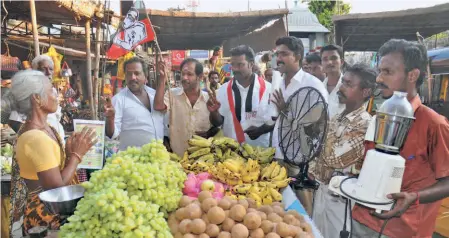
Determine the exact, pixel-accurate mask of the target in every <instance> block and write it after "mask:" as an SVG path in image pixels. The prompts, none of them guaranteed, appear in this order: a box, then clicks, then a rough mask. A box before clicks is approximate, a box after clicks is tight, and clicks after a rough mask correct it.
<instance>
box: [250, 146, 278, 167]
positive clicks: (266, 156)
mask: <svg viewBox="0 0 449 238" xmlns="http://www.w3.org/2000/svg"><path fill="white" fill-rule="evenodd" d="M275 153H276V148H274V147H268V148H262V147H260V146H258V147H256V148H255V149H254V158H256V159H257V160H258V161H259V163H260V164H267V163H271V161H273V156H274V154H275Z"/></svg>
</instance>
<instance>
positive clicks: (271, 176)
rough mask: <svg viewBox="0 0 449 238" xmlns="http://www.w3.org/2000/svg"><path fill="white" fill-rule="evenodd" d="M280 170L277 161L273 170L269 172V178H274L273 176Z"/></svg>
mask: <svg viewBox="0 0 449 238" xmlns="http://www.w3.org/2000/svg"><path fill="white" fill-rule="evenodd" d="M280 172H281V166H280V165H279V164H278V163H276V167H274V169H273V172H271V175H270V178H274V177H276V176H278V175H279V173H280Z"/></svg>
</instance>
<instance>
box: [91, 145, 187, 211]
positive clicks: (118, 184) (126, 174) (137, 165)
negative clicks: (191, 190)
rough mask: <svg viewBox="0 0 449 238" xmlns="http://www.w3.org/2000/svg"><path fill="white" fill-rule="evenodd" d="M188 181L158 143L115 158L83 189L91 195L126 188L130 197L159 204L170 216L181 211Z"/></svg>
mask: <svg viewBox="0 0 449 238" xmlns="http://www.w3.org/2000/svg"><path fill="white" fill-rule="evenodd" d="M186 178H187V176H186V174H185V172H184V170H183V169H182V167H181V165H180V164H179V163H177V162H173V161H171V160H170V155H169V154H168V152H167V150H166V149H165V147H164V145H163V144H162V142H160V141H157V142H152V143H150V144H147V145H144V146H143V147H142V148H141V149H137V148H129V149H128V150H126V151H122V152H120V153H118V154H117V155H115V156H113V157H111V158H110V159H109V160H108V163H107V164H106V166H105V167H104V168H103V169H102V170H100V171H97V172H95V173H93V174H92V177H91V179H90V181H89V182H86V183H84V184H83V186H84V187H85V188H86V190H87V192H97V191H100V190H103V189H109V188H119V189H126V191H127V192H128V194H129V195H130V196H133V195H136V196H137V197H138V198H139V199H140V200H142V201H146V202H151V203H155V204H157V205H159V206H160V207H161V210H162V211H163V212H164V213H166V212H171V211H174V210H175V209H176V208H178V202H179V200H180V199H181V197H182V188H183V187H184V181H185V180H186Z"/></svg>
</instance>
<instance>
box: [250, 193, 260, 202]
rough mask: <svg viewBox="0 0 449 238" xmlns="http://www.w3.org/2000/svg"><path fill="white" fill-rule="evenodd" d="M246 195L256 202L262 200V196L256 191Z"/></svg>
mask: <svg viewBox="0 0 449 238" xmlns="http://www.w3.org/2000/svg"><path fill="white" fill-rule="evenodd" d="M248 197H249V198H252V199H254V201H256V202H262V198H261V197H260V196H259V195H258V194H256V193H250V194H248Z"/></svg>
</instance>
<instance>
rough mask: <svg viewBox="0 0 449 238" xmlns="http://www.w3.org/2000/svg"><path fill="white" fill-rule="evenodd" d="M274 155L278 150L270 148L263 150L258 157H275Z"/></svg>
mask: <svg viewBox="0 0 449 238" xmlns="http://www.w3.org/2000/svg"><path fill="white" fill-rule="evenodd" d="M274 153H276V148H274V147H269V148H266V149H263V150H261V151H260V152H259V154H258V155H259V156H262V157H264V156H273V155H274Z"/></svg>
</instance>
